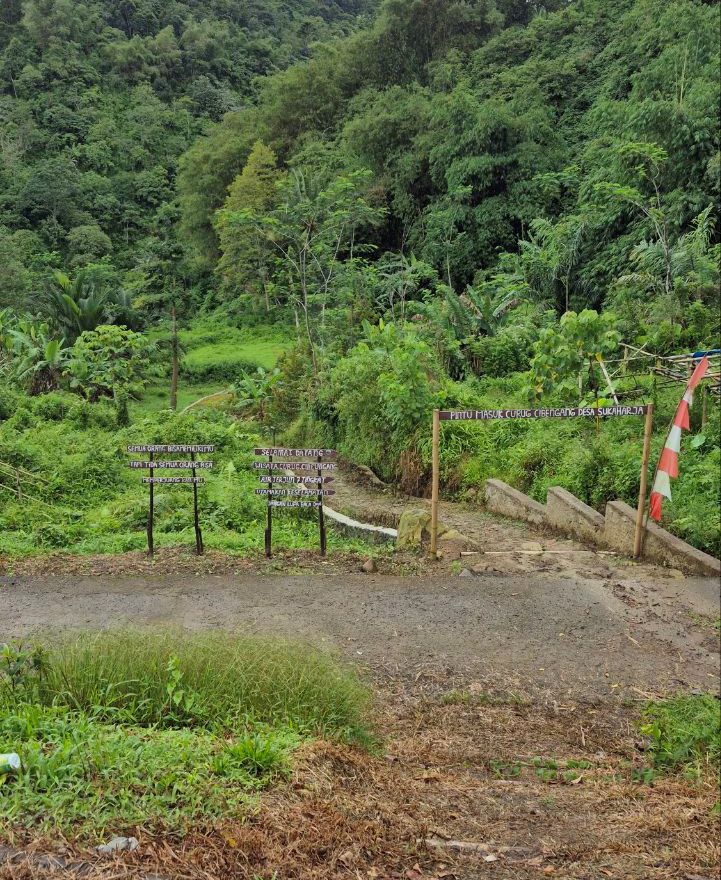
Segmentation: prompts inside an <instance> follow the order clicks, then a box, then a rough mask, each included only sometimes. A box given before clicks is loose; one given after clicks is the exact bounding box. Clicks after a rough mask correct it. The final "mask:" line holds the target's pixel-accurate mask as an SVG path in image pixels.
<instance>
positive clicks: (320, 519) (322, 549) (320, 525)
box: [317, 455, 326, 556]
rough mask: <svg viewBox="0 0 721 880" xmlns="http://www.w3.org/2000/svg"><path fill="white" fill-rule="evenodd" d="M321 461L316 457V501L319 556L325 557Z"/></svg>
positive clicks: (319, 457)
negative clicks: (317, 481)
mask: <svg viewBox="0 0 721 880" xmlns="http://www.w3.org/2000/svg"><path fill="white" fill-rule="evenodd" d="M322 461H323V459H322V458H321V456H320V455H319V456H318V477H319V478H320V482H319V483H318V495H317V498H318V501H319V503H320V507H319V508H318V528H319V529H320V555H321V556H325V554H326V534H325V516H324V515H323V471H322V470H321V467H320V464H321V462H322Z"/></svg>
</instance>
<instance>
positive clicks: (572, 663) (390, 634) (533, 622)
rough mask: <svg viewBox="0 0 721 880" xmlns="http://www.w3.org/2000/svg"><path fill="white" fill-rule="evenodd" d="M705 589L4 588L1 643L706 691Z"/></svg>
mask: <svg viewBox="0 0 721 880" xmlns="http://www.w3.org/2000/svg"><path fill="white" fill-rule="evenodd" d="M713 586H714V585H713V584H712V583H711V582H710V581H708V582H705V581H703V580H696V581H683V582H681V581H675V580H665V581H658V582H657V583H655V584H649V583H644V584H640V583H635V582H634V581H633V580H632V579H628V578H627V579H626V580H625V581H621V580H618V579H603V580H598V579H590V578H589V579H586V578H579V577H576V578H568V577H567V578H562V577H558V576H555V575H553V574H548V575H546V576H541V575H538V574H537V575H534V576H532V577H531V576H525V577H506V576H490V575H485V576H484V575H480V576H473V577H468V576H466V577H460V576H458V575H453V574H451V573H449V572H444V573H442V574H439V575H438V576H430V577H392V576H382V575H361V574H347V575H340V576H339V575H332V576H326V577H324V576H322V575H306V576H295V577H292V576H291V577H289V576H277V575H276V576H270V575H266V576H249V575H241V576H237V577H235V576H232V575H219V576H190V577H188V576H185V577H177V578H173V577H167V576H166V577H160V578H158V577H153V578H146V577H145V576H135V577H114V578H110V577H105V578H97V577H96V578H83V577H73V578H66V577H45V578H43V577H35V578H5V579H4V583H3V585H2V586H0V591H1V592H0V595H1V596H2V604H3V609H4V613H3V617H2V623H0V637H1V636H4V637H12V636H23V635H27V634H29V633H31V632H33V631H38V630H43V629H52V630H58V629H67V628H70V629H72V628H78V627H87V628H98V627H113V626H120V625H133V626H146V625H164V626H167V625H172V626H181V627H187V628H190V629H201V628H207V627H219V628H225V629H233V630H235V629H245V630H249V631H252V632H258V633H270V634H275V635H282V636H291V637H294V638H300V639H303V640H306V641H309V642H312V643H313V644H317V645H322V646H326V647H328V648H336V649H339V650H340V651H342V652H343V653H344V654H345V655H346V656H347V657H349V658H350V659H352V660H354V661H357V662H359V663H360V664H362V665H364V666H369V667H371V668H372V669H373V670H374V671H375V672H377V673H382V674H386V675H391V676H393V675H399V676H400V677H401V678H402V679H404V680H406V681H410V680H413V681H416V682H423V681H432V680H434V679H437V680H439V681H441V680H442V681H450V680H454V679H459V680H460V679H473V680H475V681H481V682H483V683H484V685H485V686H488V687H492V688H496V689H498V688H501V689H506V690H508V689H512V690H518V691H519V692H522V693H532V692H533V693H535V692H537V691H538V690H539V689H540V690H547V691H548V692H552V693H554V694H559V695H560V694H563V693H574V694H581V693H586V694H587V695H588V696H589V697H590V696H593V697H602V696H604V695H618V694H620V693H622V692H623V691H624V690H626V689H629V688H636V689H637V690H638V689H641V690H643V691H650V692H654V693H655V692H664V691H669V690H674V689H676V688H680V687H688V686H692V687H702V688H705V687H710V686H712V685H713V683H714V681H715V680H716V679H717V676H718V655H717V653H716V652H715V651H714V648H715V645H714V640H713V638H711V637H710V634H709V629H707V628H705V627H704V626H702V625H700V624H699V623H698V621H699V620H700V619H701V618H700V617H699V616H698V612H697V611H695V610H694V609H695V608H696V607H697V606H700V607H701V608H704V607H706V605H708V606H709V607H712V601H713V600H712V595H713ZM444 686H445V685H444Z"/></svg>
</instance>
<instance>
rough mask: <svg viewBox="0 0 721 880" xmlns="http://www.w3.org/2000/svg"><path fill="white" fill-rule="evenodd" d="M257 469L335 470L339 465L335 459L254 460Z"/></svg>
mask: <svg viewBox="0 0 721 880" xmlns="http://www.w3.org/2000/svg"><path fill="white" fill-rule="evenodd" d="M253 467H254V468H255V469H256V470H260V471H267V470H279V471H334V470H335V469H336V468H337V467H338V465H337V464H336V463H335V462H333V461H317V462H312V461H271V460H270V459H269V460H268V461H254V462H253Z"/></svg>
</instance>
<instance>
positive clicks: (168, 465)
mask: <svg viewBox="0 0 721 880" xmlns="http://www.w3.org/2000/svg"><path fill="white" fill-rule="evenodd" d="M128 467H130V468H134V469H135V470H141V469H142V470H147V469H148V468H149V467H152V468H153V470H177V471H180V470H183V471H196V470H206V471H209V470H211V469H212V467H213V462H212V461H164V460H163V459H159V460H157V461H153V462H152V464H151V462H149V461H129V462H128Z"/></svg>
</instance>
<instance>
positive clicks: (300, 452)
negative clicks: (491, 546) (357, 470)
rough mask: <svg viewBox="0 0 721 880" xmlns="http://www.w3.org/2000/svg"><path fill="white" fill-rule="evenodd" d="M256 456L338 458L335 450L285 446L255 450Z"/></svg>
mask: <svg viewBox="0 0 721 880" xmlns="http://www.w3.org/2000/svg"><path fill="white" fill-rule="evenodd" d="M255 454H256V455H272V456H274V457H275V456H279V457H281V458H326V459H333V458H336V457H337V455H338V453H337V452H336V451H335V449H288V448H286V447H284V446H272V447H264V448H261V449H256V450H255Z"/></svg>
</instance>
